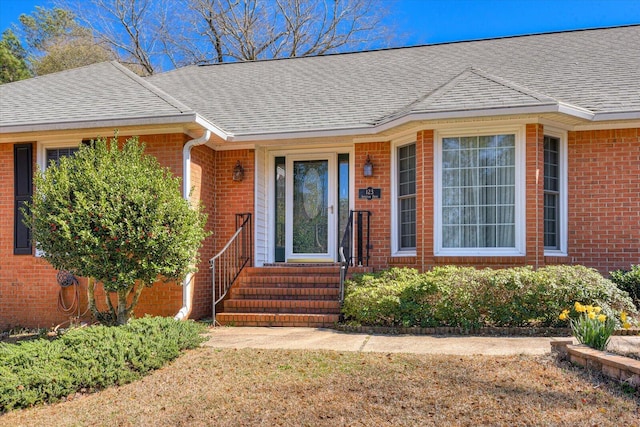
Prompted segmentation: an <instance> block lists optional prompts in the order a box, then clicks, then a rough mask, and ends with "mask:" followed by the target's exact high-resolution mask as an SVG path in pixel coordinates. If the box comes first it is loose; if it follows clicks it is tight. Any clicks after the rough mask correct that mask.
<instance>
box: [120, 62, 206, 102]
mask: <svg viewBox="0 0 640 427" xmlns="http://www.w3.org/2000/svg"><path fill="white" fill-rule="evenodd" d="M109 62H110V64H111V65H113V66H114V67H115V68H116V69H118V70H119V71H121V72H122V73H123V74H124V75H125V76H127V77H129V78H130V79H131V80H133V81H134V82H136V83H137V84H139V85H140V86H142V87H143V88H145V89H146V90H148V91H149V92H151V93H153V94H154V95H156V96H157V97H158V98H160V99H162V100H163V101H164V102H166V103H167V104H169V105H171V106H172V107H174V108H176V109H177V110H179V111H180V113H187V112H193V113H195V110H193V108H191V107H189V106H188V105H186V104H183V103H182V102H180V101H178V100H177V99H176V98H174V97H173V96H171V95H169V94H168V93H167V92H165V91H163V90H162V89H160V88H158V87H157V86H155V85H153V84H152V83H150V82H148V81H146V80H145V79H143V78H142V77H140V76H139V75H137V74H136V73H134V72H133V71H131V70H130V69H128V68H127V67H125V66H124V65H122V64H120V63H119V62H118V61H109Z"/></svg>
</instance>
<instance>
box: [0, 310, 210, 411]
mask: <svg viewBox="0 0 640 427" xmlns="http://www.w3.org/2000/svg"><path fill="white" fill-rule="evenodd" d="M203 329H204V326H202V325H201V324H198V323H195V322H190V321H187V322H179V321H176V320H174V319H172V318H165V317H145V318H141V319H135V320H131V321H130V322H129V323H128V324H126V325H123V326H110V327H109V326H91V327H88V328H79V329H72V330H69V331H68V332H67V333H65V334H63V335H62V336H60V337H58V338H56V339H54V340H51V341H49V340H47V339H36V340H33V341H23V342H20V343H17V344H8V343H0V414H2V413H4V412H6V411H9V410H11V409H14V408H25V407H29V406H32V405H35V404H38V403H44V402H55V401H57V400H60V399H61V398H63V397H65V396H68V395H70V394H72V393H75V392H77V391H78V390H81V389H86V390H89V391H91V390H97V389H101V388H104V387H107V386H110V385H116V384H117V385H121V384H126V383H128V382H131V381H134V380H136V379H138V378H140V377H141V376H143V375H144V374H146V373H148V372H149V371H151V370H153V369H157V368H159V367H161V366H162V365H164V364H165V363H167V362H168V361H170V360H173V359H175V358H176V357H178V355H179V354H180V351H182V350H184V349H188V348H195V347H197V346H198V345H199V344H200V343H201V342H202V341H203V338H202V337H201V336H200V333H201V332H202V331H203Z"/></svg>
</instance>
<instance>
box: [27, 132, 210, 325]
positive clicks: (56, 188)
mask: <svg viewBox="0 0 640 427" xmlns="http://www.w3.org/2000/svg"><path fill="white" fill-rule="evenodd" d="M35 185H36V191H35V195H34V197H33V201H32V203H31V204H30V205H29V210H30V213H31V217H32V222H31V224H30V227H31V230H32V233H33V238H34V240H35V243H36V247H37V249H38V250H40V251H42V252H43V256H44V257H45V258H46V259H47V260H48V261H49V262H50V263H51V264H52V265H53V266H54V267H55V268H56V269H63V270H68V271H70V272H72V273H74V274H75V275H78V276H83V277H89V278H93V279H95V281H96V282H99V283H102V286H103V287H104V289H105V291H106V292H108V293H115V294H117V301H118V303H117V306H116V305H112V304H111V299H109V298H108V299H107V303H108V304H109V312H108V313H107V314H106V316H105V314H100V313H97V311H96V309H95V307H96V305H95V301H94V300H93V292H92V287H91V286H90V289H89V290H90V292H89V296H90V307H91V308H92V309H93V310H94V314H96V316H98V317H99V318H100V317H101V318H102V319H106V320H109V321H111V322H114V323H115V322H117V323H119V324H123V323H126V322H127V320H128V318H129V317H130V315H131V313H132V310H133V308H134V307H135V304H136V303H137V301H138V298H139V296H140V293H141V292H142V289H143V288H144V287H148V286H152V285H153V284H154V283H155V282H157V281H158V280H165V281H177V280H180V279H181V278H182V277H184V276H185V275H186V274H187V273H189V272H192V271H194V265H195V264H196V259H197V255H198V249H199V248H200V246H201V243H202V240H203V239H204V237H205V231H204V224H205V221H206V217H205V215H204V214H203V213H202V211H201V209H200V207H199V206H195V207H194V206H190V204H189V202H188V201H187V200H185V199H184V198H183V197H182V195H181V192H180V179H179V178H176V177H174V176H173V175H172V174H171V172H170V171H169V170H168V169H166V168H162V167H160V165H159V164H158V162H157V160H156V159H155V158H154V157H152V156H149V155H145V154H144V145H143V144H140V143H139V142H138V138H137V137H134V138H131V139H128V140H127V141H126V142H125V143H124V145H123V146H122V148H119V147H118V141H117V135H116V137H115V138H112V139H111V140H110V141H107V140H106V139H104V138H102V139H98V140H96V141H93V142H92V143H91V144H89V145H83V146H81V147H80V149H79V151H78V152H77V153H76V154H75V155H73V156H72V157H64V158H61V159H60V161H59V164H57V165H56V164H54V163H52V164H50V165H49V166H48V167H47V168H46V170H45V171H44V172H42V171H41V172H39V173H37V174H36V178H35ZM130 296H131V298H129V297H130Z"/></svg>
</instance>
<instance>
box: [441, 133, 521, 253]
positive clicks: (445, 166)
mask: <svg viewBox="0 0 640 427" xmlns="http://www.w3.org/2000/svg"><path fill="white" fill-rule="evenodd" d="M520 139H521V137H520V133H519V132H517V131H516V132H513V133H512V132H495V133H489V134H479V133H478V134H470V135H469V134H462V135H456V134H453V135H443V136H442V138H441V139H440V140H439V145H438V153H437V160H436V227H437V230H436V233H437V237H436V253H437V254H445V255H498V254H504V255H520V254H522V253H523V248H522V245H523V240H524V239H523V238H522V237H521V236H522V234H523V228H524V223H523V221H522V216H523V215H522V214H521V212H523V210H522V209H521V208H522V207H521V206H520V204H521V203H519V201H520V200H522V194H523V191H524V189H523V188H522V183H523V179H522V178H521V176H520V175H521V173H522V171H521V169H522V168H523V165H522V162H521V161H520V160H519V159H520V157H521V147H520V146H519V145H520V144H522V142H521V141H520Z"/></svg>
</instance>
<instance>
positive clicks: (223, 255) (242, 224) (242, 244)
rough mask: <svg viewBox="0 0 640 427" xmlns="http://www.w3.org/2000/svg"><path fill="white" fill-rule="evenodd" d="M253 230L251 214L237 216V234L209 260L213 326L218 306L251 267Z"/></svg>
mask: <svg viewBox="0 0 640 427" xmlns="http://www.w3.org/2000/svg"><path fill="white" fill-rule="evenodd" d="M252 256H253V228H252V227H251V213H239V214H236V232H235V233H234V234H233V236H231V239H229V241H228V242H227V244H226V245H225V246H224V248H222V250H221V251H220V252H218V254H217V255H216V256H214V257H213V258H211V259H210V260H209V265H210V268H211V280H212V286H213V309H212V314H213V324H214V326H215V324H216V304H218V303H219V302H220V301H222V300H223V299H224V297H225V296H226V295H227V292H228V291H229V288H231V285H233V283H234V282H235V280H236V279H237V278H238V276H239V275H240V273H241V272H242V270H243V269H244V267H246V266H247V264H248V265H251V260H252Z"/></svg>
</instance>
